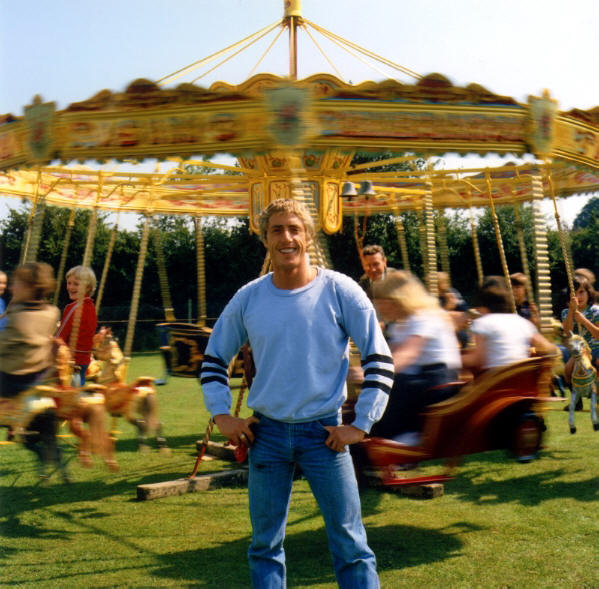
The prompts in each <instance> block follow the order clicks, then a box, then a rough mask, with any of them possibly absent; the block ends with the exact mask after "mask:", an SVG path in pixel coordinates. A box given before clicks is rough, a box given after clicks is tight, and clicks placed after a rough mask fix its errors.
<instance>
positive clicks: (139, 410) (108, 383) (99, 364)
mask: <svg viewBox="0 0 599 589" xmlns="http://www.w3.org/2000/svg"><path fill="white" fill-rule="evenodd" d="M93 342H94V343H93V355H94V362H92V364H91V365H90V367H89V369H88V374H87V376H86V378H87V379H89V380H94V381H96V382H97V383H100V384H101V385H104V388H103V390H102V394H103V395H104V396H105V398H106V408H107V410H108V412H109V413H110V414H111V415H112V416H113V417H114V418H116V417H120V416H122V417H124V418H125V419H126V420H127V421H128V422H129V423H131V424H133V425H134V426H135V427H136V428H137V431H138V440H139V446H140V449H145V448H146V447H147V445H146V440H147V436H148V434H149V433H150V432H153V433H154V435H155V436H156V443H157V445H158V447H159V448H160V450H162V451H165V452H166V451H168V446H167V444H166V439H165V438H164V437H163V436H162V425H161V423H160V420H159V417H158V397H157V394H156V389H155V388H154V385H153V382H154V377H151V376H140V377H138V378H137V379H136V380H135V381H134V382H133V383H130V384H127V383H126V382H125V379H126V373H127V365H128V362H129V358H127V357H125V355H124V354H123V352H122V351H121V348H120V347H119V344H118V342H117V341H116V339H115V337H114V336H113V334H112V330H111V329H110V328H108V327H102V328H100V330H99V331H98V333H96V335H94V339H93ZM90 369H91V370H90Z"/></svg>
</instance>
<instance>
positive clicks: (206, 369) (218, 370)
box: [202, 365, 228, 377]
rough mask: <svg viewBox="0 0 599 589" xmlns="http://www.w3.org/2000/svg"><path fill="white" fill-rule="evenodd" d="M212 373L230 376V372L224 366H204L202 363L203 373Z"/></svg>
mask: <svg viewBox="0 0 599 589" xmlns="http://www.w3.org/2000/svg"><path fill="white" fill-rule="evenodd" d="M208 372H210V373H212V374H222V375H223V376H226V377H227V376H228V372H227V371H226V370H224V369H222V368H219V367H216V366H204V365H202V374H206V373H208Z"/></svg>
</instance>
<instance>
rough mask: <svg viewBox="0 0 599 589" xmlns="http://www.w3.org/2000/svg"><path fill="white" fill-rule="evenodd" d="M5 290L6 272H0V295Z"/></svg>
mask: <svg viewBox="0 0 599 589" xmlns="http://www.w3.org/2000/svg"><path fill="white" fill-rule="evenodd" d="M5 290H6V274H2V273H1V272H0V295H3V294H4V291H5Z"/></svg>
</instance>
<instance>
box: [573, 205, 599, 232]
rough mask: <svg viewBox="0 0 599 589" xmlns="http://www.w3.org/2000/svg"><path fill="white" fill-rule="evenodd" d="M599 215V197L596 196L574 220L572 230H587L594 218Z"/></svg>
mask: <svg viewBox="0 0 599 589" xmlns="http://www.w3.org/2000/svg"><path fill="white" fill-rule="evenodd" d="M597 214H599V197H597V196H594V197H593V198H591V199H590V200H589V202H587V203H586V204H585V205H584V206H583V207H582V209H581V210H580V213H578V215H577V216H576V219H574V223H573V225H572V229H574V230H575V231H576V230H577V229H585V228H586V227H588V226H589V224H590V223H591V222H592V218H593V217H594V216H596V215H597Z"/></svg>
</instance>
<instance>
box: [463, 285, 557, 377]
mask: <svg viewBox="0 0 599 589" xmlns="http://www.w3.org/2000/svg"><path fill="white" fill-rule="evenodd" d="M476 303H477V304H476V307H477V311H479V313H480V314H481V317H479V318H478V319H475V320H474V321H473V322H472V327H471V331H472V333H473V334H474V343H475V347H474V348H473V349H472V350H468V351H467V352H465V354H464V355H463V356H462V360H463V363H464V367H467V368H471V369H472V370H473V371H474V372H479V371H481V370H488V369H489V368H498V367H500V366H507V365H508V364H512V363H514V362H518V361H520V360H525V359H526V358H528V357H529V356H530V351H531V348H532V347H534V348H535V350H536V352H537V353H540V354H551V353H556V352H557V349H556V347H555V346H554V345H553V344H551V343H550V342H549V341H547V340H546V339H545V338H544V337H543V336H542V335H541V334H540V333H539V332H538V331H537V328H536V327H535V325H534V324H533V323H532V322H531V321H528V320H527V319H524V317H521V316H520V315H518V314H517V313H512V311H511V301H510V293H509V290H508V288H507V285H506V283H505V280H504V279H503V278H502V277H500V276H492V277H488V278H487V279H485V281H484V282H483V285H482V287H481V288H480V290H479V293H478V296H477V301H476Z"/></svg>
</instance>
